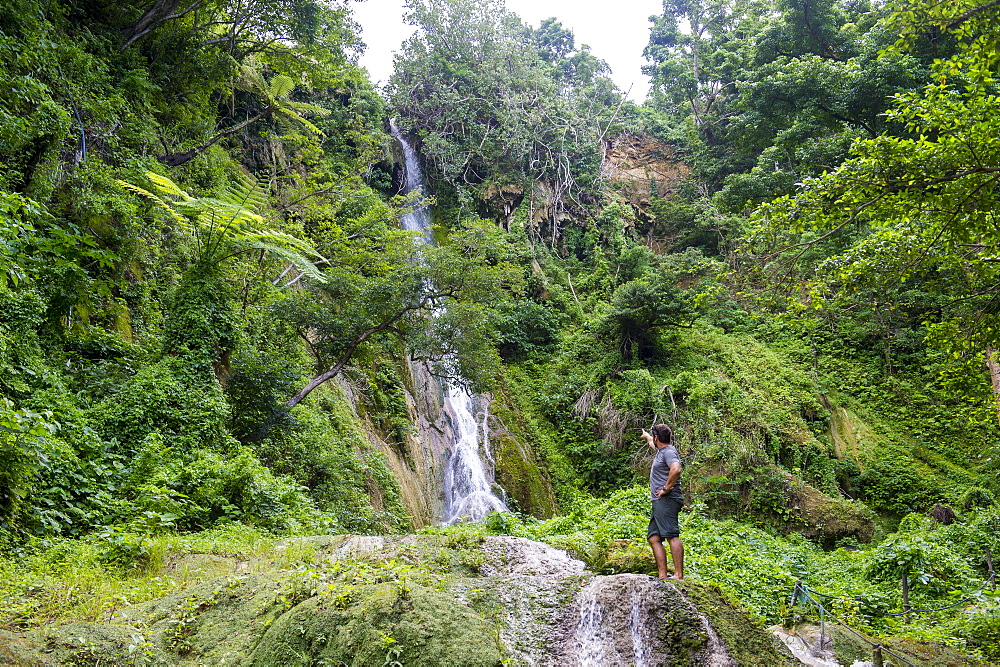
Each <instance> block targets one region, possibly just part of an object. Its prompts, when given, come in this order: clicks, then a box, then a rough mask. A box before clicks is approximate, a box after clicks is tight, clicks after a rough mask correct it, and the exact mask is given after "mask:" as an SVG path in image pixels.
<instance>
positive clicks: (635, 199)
mask: <svg viewBox="0 0 1000 667" xmlns="http://www.w3.org/2000/svg"><path fill="white" fill-rule="evenodd" d="M690 171H691V170H690V168H689V167H688V166H687V165H686V164H685V163H684V162H682V161H681V159H680V156H679V155H678V154H677V150H676V149H675V148H674V147H673V146H670V145H669V144H665V143H663V142H662V141H659V140H657V139H654V138H653V137H651V136H650V135H648V134H645V133H643V134H632V133H624V134H620V135H618V136H617V137H614V138H613V139H611V140H609V141H607V142H606V143H605V145H604V163H603V165H602V166H601V176H602V178H604V179H605V181H606V182H607V183H608V184H609V185H610V186H611V187H612V188H613V189H615V190H617V191H618V192H619V193H621V194H622V196H624V197H625V199H626V200H627V201H628V202H629V203H630V204H632V205H633V206H635V207H636V208H637V209H639V210H640V211H644V210H645V209H646V208H647V207H648V206H649V204H650V202H651V201H652V199H653V198H654V197H670V195H671V194H672V193H673V192H674V191H675V190H676V189H677V186H678V184H680V183H681V182H682V181H684V180H686V179H687V178H688V175H689V174H690Z"/></svg>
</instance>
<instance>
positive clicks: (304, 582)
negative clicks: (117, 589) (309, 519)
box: [0, 535, 790, 667]
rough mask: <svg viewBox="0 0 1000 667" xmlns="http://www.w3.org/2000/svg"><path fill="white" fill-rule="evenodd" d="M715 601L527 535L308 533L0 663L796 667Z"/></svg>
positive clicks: (35, 637)
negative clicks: (594, 563) (605, 570)
mask: <svg viewBox="0 0 1000 667" xmlns="http://www.w3.org/2000/svg"><path fill="white" fill-rule="evenodd" d="M282 553H283V554H284V556H281V555H280V554H282ZM276 554H278V555H276ZM211 558H213V559H216V561H217V560H218V558H219V557H218V556H212V557H211ZM213 562H215V561H213ZM215 564H216V565H217V564H218V563H215ZM278 564H280V566H277V567H276V565H278ZM713 591H714V589H711V588H710V587H705V586H698V585H696V584H691V583H685V584H683V585H673V584H671V583H667V582H662V581H659V580H657V579H655V578H653V577H649V576H646V575H641V574H618V575H610V576H597V575H594V574H593V573H592V572H590V571H588V570H587V569H586V567H585V566H584V564H583V563H582V562H580V561H578V560H575V559H573V558H571V557H570V556H568V555H567V554H566V553H565V552H563V551H560V550H558V549H554V548H552V547H550V546H548V545H546V544H541V543H538V542H532V541H530V540H527V539H523V538H515V537H487V538H476V537H469V536H433V535H427V536H416V535H406V536H392V537H384V538H383V537H369V536H327V537H315V538H302V539H297V540H290V541H288V542H286V543H284V544H282V545H279V547H278V548H276V549H275V553H272V554H270V555H269V556H267V557H261V558H257V559H255V560H252V561H251V562H250V563H249V564H247V562H246V561H241V563H236V562H234V564H233V573H232V574H230V575H229V576H223V577H218V578H214V579H209V580H207V581H204V582H202V583H200V584H198V585H196V586H194V587H192V588H189V589H187V590H184V591H181V592H178V593H175V594H173V595H169V596H166V597H163V598H160V599H157V600H152V601H149V602H146V603H143V604H139V605H135V606H133V607H130V608H127V609H125V610H124V611H122V612H121V613H119V614H118V615H117V616H115V617H114V618H113V619H111V620H110V621H108V622H104V623H74V624H70V625H64V626H60V627H49V628H43V629H40V630H33V631H26V632H21V633H10V632H6V633H0V663H5V664H8V663H9V664H60V663H67V662H73V663H74V664H77V663H81V662H82V663H88V664H97V663H104V664H108V663H111V664H222V663H225V664H243V665H275V664H347V665H387V664H405V665H418V664H423V665H442V664H462V665H500V664H522V665H569V666H572V665H579V666H594V667H597V666H604V665H637V666H639V665H663V664H700V665H718V666H722V665H736V664H745V662H746V660H745V659H744V658H745V656H746V655H747V651H748V650H749V651H751V652H752V655H754V656H755V658H754V660H755V661H756V664H774V665H779V664H787V663H788V662H789V660H790V655H789V654H787V653H783V652H782V648H781V646H780V644H779V643H778V642H777V641H776V640H775V639H774V638H773V637H771V636H769V635H768V634H767V633H765V632H764V631H762V630H760V629H758V628H756V627H755V626H754V625H753V624H752V623H751V622H750V621H749V619H748V618H747V617H746V616H744V615H743V614H742V612H739V611H738V610H736V609H733V608H732V607H729V606H728V605H725V603H723V602H721V598H720V597H718V594H717V592H713ZM713 596H715V597H713ZM710 599H711V600H714V601H712V602H706V600H710ZM723 607H724V608H725V609H724V610H723Z"/></svg>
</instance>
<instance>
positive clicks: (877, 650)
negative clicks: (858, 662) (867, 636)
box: [872, 644, 885, 667]
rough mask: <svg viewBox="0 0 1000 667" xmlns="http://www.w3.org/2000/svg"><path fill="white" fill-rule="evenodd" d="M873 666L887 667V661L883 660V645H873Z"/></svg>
mask: <svg viewBox="0 0 1000 667" xmlns="http://www.w3.org/2000/svg"><path fill="white" fill-rule="evenodd" d="M872 665H873V666H874V667H885V661H883V660H882V645H881V644H872Z"/></svg>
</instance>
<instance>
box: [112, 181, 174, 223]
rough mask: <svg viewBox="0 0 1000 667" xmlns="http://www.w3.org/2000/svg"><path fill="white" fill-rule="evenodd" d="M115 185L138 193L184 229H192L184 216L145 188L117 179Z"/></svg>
mask: <svg viewBox="0 0 1000 667" xmlns="http://www.w3.org/2000/svg"><path fill="white" fill-rule="evenodd" d="M115 183H117V184H118V185H120V186H122V187H123V188H125V189H126V190H130V191H132V192H134V193H136V194H137V195H139V196H140V197H142V198H143V199H147V200H149V201H150V202H152V203H153V204H155V205H156V206H159V207H160V208H162V209H163V210H164V211H166V212H167V213H168V214H169V215H170V217H171V218H173V219H174V220H176V221H177V222H178V224H180V225H181V226H182V227H184V228H185V229H190V225H189V224H188V221H187V219H186V218H185V217H184V216H183V215H181V214H180V213H178V212H177V211H176V210H174V208H173V207H172V206H170V204H168V203H167V202H165V201H163V200H162V199H160V198H159V197H157V196H156V195H154V194H153V193H152V192H150V191H149V190H145V189H143V188H140V187H139V186H138V185H132V184H131V183H129V182H127V181H122V180H119V179H117V178H116V179H115Z"/></svg>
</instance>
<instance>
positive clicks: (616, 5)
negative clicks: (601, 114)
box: [351, 0, 662, 102]
mask: <svg viewBox="0 0 1000 667" xmlns="http://www.w3.org/2000/svg"><path fill="white" fill-rule="evenodd" d="M661 8H662V3H661V0H617V2H615V1H612V2H610V3H609V2H606V1H605V0H600V1H598V0H507V9H509V10H511V11H512V12H514V13H515V14H517V15H519V16H520V17H521V19H522V20H523V21H524V22H525V23H528V24H529V25H532V26H534V27H536V28H537V27H538V25H539V23H540V22H541V21H542V19H546V18H549V17H550V16H554V17H556V18H557V19H559V20H560V21H561V22H562V24H563V26H565V27H567V28H569V29H570V30H572V31H573V35H574V37H575V38H576V45H577V47H579V46H580V45H582V44H588V45H590V49H591V53H593V54H594V55H595V56H597V57H598V58H601V59H603V60H605V61H607V63H608V65H609V66H610V67H611V78H612V79H614V81H615V83H616V84H618V87H619V88H621V89H622V90H626V91H627V90H629V88H631V89H632V92H631V93H630V94H629V97H630V98H631V99H633V100H635V101H637V102H642V101H643V100H644V99H645V97H646V93H647V92H648V91H649V77H646V76H644V75H643V73H642V70H641V67H642V66H643V65H644V64H646V61H645V60H644V59H643V57H642V50H643V49H644V48H646V43H647V42H648V41H649V26H650V23H649V20H648V19H649V17H650V16H652V15H653V14H659V13H660V11H661ZM351 9H352V11H353V12H354V18H355V20H356V21H357V22H358V23H360V24H361V27H362V30H363V32H362V33H361V39H362V40H364V42H365V44H366V45H367V49H366V50H365V54H364V55H363V56H362V57H361V66H362V67H364V68H366V69H367V70H368V73H369V75H371V79H372V81H373V82H375V83H379V82H381V83H382V84H384V83H385V82H386V81H388V80H389V76H390V75H391V74H392V56H393V52H395V51H396V50H398V49H399V45H400V44H402V43H403V40H405V39H406V38H407V37H409V36H410V35H411V34H412V32H413V28H412V27H411V26H408V25H404V24H403V0H356V1H355V2H352V3H351Z"/></svg>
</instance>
